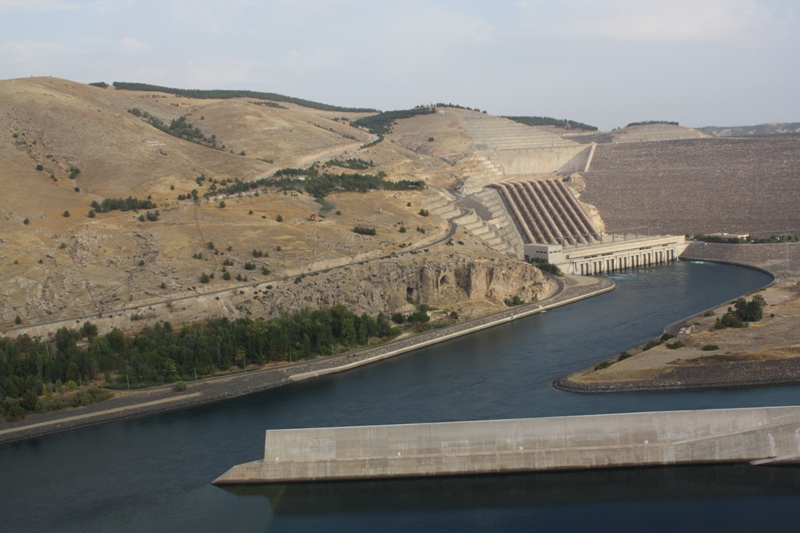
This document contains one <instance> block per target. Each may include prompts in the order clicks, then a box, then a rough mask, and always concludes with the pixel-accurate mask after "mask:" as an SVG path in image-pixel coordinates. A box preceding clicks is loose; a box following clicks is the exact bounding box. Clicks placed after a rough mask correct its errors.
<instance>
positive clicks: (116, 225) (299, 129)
mask: <svg viewBox="0 0 800 533" xmlns="http://www.w3.org/2000/svg"><path fill="white" fill-rule="evenodd" d="M134 108H136V109H138V110H139V112H140V114H141V115H144V114H145V113H146V114H147V115H150V116H153V117H157V118H158V119H160V120H161V121H163V122H164V123H165V124H167V125H168V124H169V123H170V122H171V121H172V120H175V119H177V118H179V117H182V116H183V117H186V119H187V121H188V122H191V123H192V124H193V125H194V126H196V127H198V128H199V129H200V131H201V132H202V134H203V135H204V136H205V137H206V138H211V137H212V136H214V139H215V141H216V142H217V146H219V147H221V146H222V145H223V144H224V146H225V149H224V150H220V149H214V148H210V147H208V146H202V145H200V144H195V143H192V142H188V141H186V140H183V139H179V138H176V137H174V136H171V135H169V134H167V133H165V132H163V131H160V130H158V129H157V128H155V127H153V126H152V125H151V124H149V123H148V122H147V115H144V116H137V115H135V114H132V113H130V112H129V110H131V109H134ZM358 116H359V115H358V114H352V113H351V114H346V113H336V112H321V111H320V112H317V111H315V110H311V109H307V108H302V107H299V106H297V105H293V104H281V107H274V106H266V105H257V104H254V103H253V102H251V101H249V100H247V99H235V100H192V99H187V98H182V97H177V96H173V95H168V94H163V93H151V92H136V91H121V90H115V89H113V88H109V89H100V88H96V87H91V86H86V85H82V84H78V83H73V82H69V81H65V80H59V79H54V78H30V79H21V80H9V81H3V82H0V139H2V141H0V161H2V163H3V164H2V167H1V168H2V170H0V186H2V187H3V190H4V191H5V194H3V195H2V196H0V214H1V216H2V220H3V224H2V225H0V244H1V245H2V247H1V248H0V299H1V300H2V301H3V306H2V307H0V324H4V325H11V324H12V323H13V321H14V320H15V317H17V316H19V317H20V318H21V319H22V320H23V325H24V324H34V323H39V322H45V321H49V320H55V319H63V318H65V317H73V316H81V315H85V314H87V313H110V312H112V311H113V310H114V309H119V308H121V307H123V306H135V305H141V304H147V305H150V304H151V303H154V302H165V301H170V300H172V299H177V298H180V297H183V296H186V295H187V294H188V295H192V294H207V293H215V294H217V293H216V292H215V291H222V292H221V293H218V294H219V298H220V300H219V301H220V304H221V305H222V307H223V308H224V309H229V310H231V312H234V313H235V311H233V308H234V306H232V305H228V304H227V303H225V302H226V301H227V300H228V299H229V298H230V297H232V296H233V295H235V294H236V292H237V291H236V290H234V289H236V288H237V287H244V286H247V284H251V283H253V282H257V281H264V280H269V279H276V278H277V277H281V276H285V275H293V276H294V275H297V274H299V273H302V272H306V271H309V270H316V269H320V268H325V267H327V266H336V265H342V264H346V263H347V262H351V261H353V260H360V259H364V258H369V257H376V256H379V255H384V254H389V253H392V252H400V251H404V250H406V249H408V248H409V247H412V246H419V245H424V244H425V243H426V242H431V241H434V240H436V239H438V238H441V237H442V236H443V235H444V234H445V231H446V229H447V224H446V223H445V221H443V220H442V219H441V218H439V217H438V216H436V214H434V213H432V214H431V215H430V216H422V215H421V214H420V210H421V209H423V207H424V206H425V205H426V203H425V202H426V200H425V198H426V197H431V196H435V195H436V194H437V193H436V192H435V191H434V190H428V191H422V192H420V191H372V192H368V193H365V194H360V193H343V192H340V193H334V194H331V195H329V196H328V197H327V199H326V202H327V203H328V205H327V206H325V207H323V205H321V204H320V203H319V202H317V201H316V200H315V199H314V198H312V197H310V196H308V195H307V194H303V193H297V192H287V193H282V192H280V191H276V190H268V189H264V188H262V189H259V190H258V194H252V193H253V192H254V191H251V194H248V195H244V196H242V195H235V196H233V197H228V198H223V197H213V195H212V197H211V198H210V199H208V200H204V199H203V198H202V196H203V194H204V193H205V192H207V191H209V190H210V188H211V187H212V185H211V178H213V179H214V180H216V182H217V184H218V185H219V183H220V181H222V180H232V179H233V178H240V179H242V180H245V181H247V180H252V179H255V178H258V177H261V176H265V175H269V174H270V173H271V172H273V171H274V170H275V169H276V168H279V167H283V166H296V165H299V164H303V163H310V162H312V161H315V160H318V159H321V160H323V161H324V160H325V159H326V158H330V157H337V158H339V159H346V158H349V157H357V158H360V159H364V160H368V161H372V162H373V163H374V165H375V166H374V167H372V168H371V169H370V170H369V172H373V173H374V172H378V171H384V172H386V173H387V174H388V176H389V178H390V179H392V178H398V179H406V178H410V179H422V180H426V181H429V182H430V183H434V182H438V181H441V180H444V181H445V182H450V181H453V180H454V179H455V174H454V173H453V169H451V168H450V167H449V165H446V164H443V163H442V162H441V161H439V160H438V158H430V157H427V156H426V155H425V154H419V153H416V152H414V151H413V150H409V149H408V148H406V147H404V146H403V145H402V144H401V143H399V142H394V141H395V139H394V135H389V136H387V139H386V140H385V141H384V142H382V143H379V144H377V145H375V146H372V147H369V148H366V149H361V148H360V147H361V146H362V145H363V144H364V143H365V142H369V141H370V140H371V139H373V136H372V135H370V134H369V133H368V132H366V131H364V130H362V129H358V128H355V127H352V126H350V120H355V119H356V118H358ZM435 118H437V119H438V118H439V117H438V116H437V117H435ZM334 119H338V120H334ZM424 127H427V126H423V128H424ZM426 142H427V141H426ZM231 151H233V152H234V153H231ZM242 151H244V155H241V152H242ZM264 160H272V161H273V163H272V164H270V163H268V162H266V161H264ZM37 166H38V167H37ZM37 168H41V170H37ZM75 169H78V170H79V172H75ZM336 171H347V172H352V171H349V170H346V169H337V170H336ZM70 174H72V176H70ZM201 175H204V176H206V178H207V179H206V180H205V181H202V180H197V178H198V177H199V176H201ZM51 176H52V177H51ZM219 186H220V188H221V187H222V185H219ZM192 189H195V190H197V191H198V194H199V196H200V201H199V202H193V201H192V200H191V199H187V200H179V199H178V196H179V195H188V194H189V193H190V191H191V190H192ZM128 196H133V197H136V198H138V199H140V200H144V199H146V198H149V199H151V200H152V201H153V202H155V204H156V208H153V209H149V210H147V211H148V212H149V213H150V214H151V215H152V214H154V213H155V211H156V209H157V210H158V220H156V221H150V220H147V219H144V220H142V218H143V217H144V214H145V210H144V209H143V210H141V211H139V212H134V211H127V212H123V211H120V210H114V211H110V212H106V213H96V214H95V215H94V216H93V217H90V216H89V210H90V207H91V206H90V204H91V203H92V202H93V201H96V202H102V201H103V200H104V199H108V198H126V197H128ZM221 201H224V207H222V206H221V204H220V202H221ZM65 212H69V216H64V214H65ZM311 215H316V216H317V217H318V219H317V220H316V221H312V220H311ZM320 215H323V216H320ZM278 218H281V219H282V220H281V221H278ZM355 226H366V227H372V228H375V229H376V230H377V235H376V236H374V237H373V236H368V235H367V236H365V235H358V234H356V233H354V232H353V228H354V227H355ZM401 227H405V228H407V231H404V232H401V231H400V228H401ZM417 228H419V231H417ZM212 246H213V248H212ZM481 250H484V251H483V252H481V253H483V254H485V255H487V256H492V257H494V254H493V253H492V252H491V251H490V250H488V249H485V247H481ZM254 251H255V252H258V254H257V256H255V255H254V253H253V252H254ZM497 258H500V256H497ZM248 263H250V265H248ZM246 267H250V268H246ZM203 274H206V275H208V276H209V277H210V278H211V279H210V280H209V281H208V283H207V284H204V283H201V281H200V280H201V277H202V275H203ZM225 278H229V279H225ZM237 278H238V279H237ZM245 278H246V279H247V281H245ZM227 289H231V290H230V291H227ZM297 304H298V305H300V304H301V302H297ZM286 305H288V303H287V304H286ZM490 305H493V304H490ZM189 311H191V309H190V310H189ZM197 311H198V313H200V312H205V311H204V309H198V310H197ZM274 311H275V310H271V311H270V313H274ZM187 312H188V311H187ZM192 316H193V315H191V313H189V315H186V318H187V319H190V318H192ZM199 316H200V315H198V317H199Z"/></svg>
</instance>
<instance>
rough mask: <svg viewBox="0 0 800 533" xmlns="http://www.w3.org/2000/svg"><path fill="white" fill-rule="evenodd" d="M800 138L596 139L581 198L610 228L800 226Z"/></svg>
mask: <svg viewBox="0 0 800 533" xmlns="http://www.w3.org/2000/svg"><path fill="white" fill-rule="evenodd" d="M799 166H800V135H773V136H768V137H755V138H735V139H734V138H729V139H697V140H682V141H663V142H650V143H629V144H615V145H611V144H599V145H598V146H597V150H596V152H595V155H594V159H593V161H592V166H591V169H590V171H589V172H587V173H585V174H584V177H585V178H586V192H585V193H584V194H583V195H582V196H581V200H582V201H585V202H588V203H590V204H593V205H595V206H597V208H598V209H599V210H600V212H601V213H602V215H603V218H604V219H605V221H606V224H607V225H608V227H609V231H614V230H619V229H623V228H629V227H635V226H649V227H650V228H651V231H652V232H655V233H672V234H683V233H691V234H695V233H701V232H702V233H710V232H718V231H727V232H756V231H780V230H793V229H797V228H800V210H798V209H797V206H798V205H800V180H798V179H797V168H798V167H799Z"/></svg>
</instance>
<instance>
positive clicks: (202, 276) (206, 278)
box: [200, 272, 211, 283]
mask: <svg viewBox="0 0 800 533" xmlns="http://www.w3.org/2000/svg"><path fill="white" fill-rule="evenodd" d="M210 281H211V278H210V277H209V276H208V274H206V273H205V272H203V273H202V274H200V283H208V282H210Z"/></svg>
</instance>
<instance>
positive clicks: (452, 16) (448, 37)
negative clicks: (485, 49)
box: [381, 4, 496, 78]
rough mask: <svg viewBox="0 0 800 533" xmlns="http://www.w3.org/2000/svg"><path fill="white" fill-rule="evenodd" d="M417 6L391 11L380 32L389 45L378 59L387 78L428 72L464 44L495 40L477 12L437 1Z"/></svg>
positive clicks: (460, 52) (452, 57) (460, 53)
mask: <svg viewBox="0 0 800 533" xmlns="http://www.w3.org/2000/svg"><path fill="white" fill-rule="evenodd" d="M415 5H416V4H412V7H413V6H415ZM419 7H420V6H416V8H414V9H408V10H406V11H405V12H396V13H392V14H391V17H392V23H391V24H390V25H388V26H387V28H386V30H385V31H384V32H383V34H382V39H383V41H384V42H386V43H387V45H388V46H387V50H386V54H385V57H384V58H382V60H381V63H382V65H383V69H384V71H385V72H386V73H387V75H388V76H389V77H390V78H406V77H408V76H410V75H414V76H418V75H419V74H420V73H422V72H425V73H426V74H427V73H428V72H430V71H432V70H438V69H439V68H440V67H441V65H442V64H444V63H447V62H450V61H453V60H455V59H456V58H457V57H459V56H462V57H463V56H464V55H465V54H467V52H466V50H465V49H466V48H468V47H471V46H484V45H487V44H490V43H492V42H494V40H495V35H496V29H495V28H494V26H492V25H491V24H490V23H489V22H487V21H486V20H484V19H482V18H480V17H478V16H476V15H473V14H470V13H464V12H462V11H454V10H451V9H449V8H447V7H445V6H442V5H437V4H433V5H428V6H424V9H420V8H419Z"/></svg>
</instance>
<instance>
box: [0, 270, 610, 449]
mask: <svg viewBox="0 0 800 533" xmlns="http://www.w3.org/2000/svg"><path fill="white" fill-rule="evenodd" d="M557 283H558V289H557V290H556V292H555V293H554V294H553V296H551V297H550V298H548V299H547V300H544V301H542V302H537V303H532V304H524V305H520V306H517V307H513V308H511V309H509V310H507V311H503V312H500V313H495V314H492V315H489V316H485V317H481V318H477V319H473V320H468V321H465V322H462V323H459V324H455V325H453V326H448V327H444V328H440V329H436V330H432V331H430V332H426V333H422V334H419V335H415V336H413V337H409V338H405V339H401V340H398V341H393V342H389V343H386V344H383V345H380V346H377V347H374V348H365V349H360V350H355V351H353V352H347V353H344V354H340V355H337V356H333V357H320V358H317V359H315V360H312V361H308V362H303V363H295V364H290V365H281V366H278V367H275V368H268V369H263V370H255V371H252V372H242V373H240V374H229V375H225V376H220V377H214V378H208V379H204V380H200V381H196V382H190V383H188V384H187V389H186V391H185V392H181V393H179V392H176V391H174V390H173V387H172V385H166V386H162V387H157V388H153V389H148V390H144V391H138V392H135V393H130V394H129V393H125V392H123V393H121V394H120V395H119V396H118V397H116V398H112V399H109V400H106V401H103V402H98V403H95V404H92V405H89V406H87V407H84V408H81V409H65V410H61V411H53V412H50V413H46V414H42V415H33V416H29V417H27V418H25V419H23V420H21V421H19V422H6V421H4V422H0V445H3V444H10V443H14V442H20V441H25V440H29V439H34V438H38V437H43V436H46V435H52V434H55V433H62V432H65V431H73V430H76V429H81V428H87V427H92V426H97V425H101V424H107V423H110V422H116V421H120V420H130V419H134V418H141V417H147V416H153V415H157V414H163V413H168V412H172V411H178V410H181V409H189V408H193V407H198V406H202V405H208V404H212V403H217V402H222V401H226V400H230V399H233V398H238V397H241V396H247V395H250V394H255V393H258V392H263V391H266V390H269V389H273V388H276V387H281V386H285V385H289V384H291V383H295V382H298V381H303V380H307V379H311V378H315V377H318V376H323V375H326V374H332V373H336V372H343V371H346V370H351V369H354V368H357V367H359V366H363V365H367V364H370V363H374V362H377V361H381V360H383V359H387V358H390V357H393V356H396V355H400V354H404V353H407V352H410V351H413V350H417V349H420V348H424V347H426V346H431V345H434V344H437V343H441V342H445V341H448V340H452V339H455V338H458V337H461V336H464V335H469V334H471V333H475V332H478V331H481V330H484V329H487V328H491V327H494V326H497V325H500V324H506V323H509V322H513V321H515V320H519V319H521V318H525V317H528V316H531V315H535V314H537V313H541V312H543V311H547V310H549V309H554V308H556V307H560V306H563V305H567V304H570V303H573V302H577V301H580V300H583V299H586V298H590V297H592V296H596V295H599V294H603V293H605V292H608V291H611V290H613V289H614V282H613V281H611V280H610V279H608V278H588V277H582V276H566V277H565V280H564V281H561V280H557Z"/></svg>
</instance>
